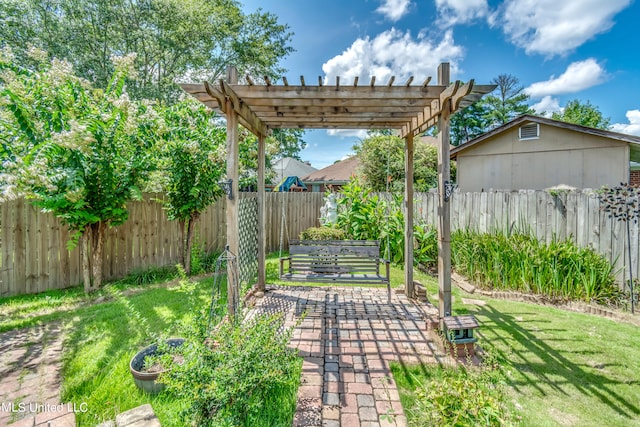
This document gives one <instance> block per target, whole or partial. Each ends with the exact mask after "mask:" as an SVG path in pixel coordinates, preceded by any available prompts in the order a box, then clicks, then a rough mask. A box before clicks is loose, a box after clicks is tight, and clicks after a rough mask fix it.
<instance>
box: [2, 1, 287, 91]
mask: <svg viewBox="0 0 640 427" xmlns="http://www.w3.org/2000/svg"><path fill="white" fill-rule="evenodd" d="M0 16H2V17H3V19H2V23H3V25H1V26H0V40H2V41H3V45H7V46H10V47H11V48H12V49H13V50H14V51H15V52H16V55H17V57H18V62H19V63H23V64H24V63H27V61H28V59H29V54H28V46H29V45H30V44H34V45H36V46H37V47H39V48H41V49H45V50H47V51H48V52H50V53H51V54H52V55H54V56H56V57H58V58H67V59H68V60H69V61H70V62H71V63H73V64H74V65H75V67H76V69H77V70H78V73H79V75H80V76H82V77H84V78H86V79H89V80H91V81H92V82H93V83H94V84H96V85H97V86H98V87H101V88H105V87H106V86H107V84H108V82H109V76H110V75H111V74H112V72H113V65H112V64H111V61H110V57H111V56H112V55H122V54H123V53H124V54H128V53H136V54H137V57H136V60H135V64H134V66H135V70H136V72H137V74H138V75H139V76H140V78H139V79H132V80H130V81H129V85H130V89H131V93H132V96H133V97H134V98H137V99H139V98H148V99H163V100H172V99H175V98H177V96H178V95H179V94H180V89H179V87H178V86H177V85H176V84H175V83H174V81H175V80H176V79H177V78H181V77H182V78H184V76H185V74H187V73H188V74H189V80H191V81H202V80H207V81H211V82H213V81H217V80H218V78H220V77H222V76H223V75H224V73H225V66H226V65H227V64H230V63H232V64H235V65H236V66H237V67H238V69H239V75H244V74H246V73H250V74H253V75H255V76H265V75H269V76H272V77H273V76H279V75H281V74H282V71H283V70H282V69H281V68H279V67H278V63H279V62H280V60H281V59H282V58H284V57H286V56H287V55H288V54H289V53H291V52H292V51H293V49H292V48H291V47H290V46H289V43H290V41H291V36H292V34H291V33H290V32H289V28H288V26H287V25H284V24H280V23H278V20H277V17H276V16H275V15H273V14H271V13H268V12H263V11H261V10H258V11H256V12H253V13H249V14H245V13H244V12H243V10H242V7H241V4H240V3H238V2H237V1H235V0H189V1H187V0H148V1H124V0H87V1H85V0H20V1H3V2H0ZM79 35H80V36H79Z"/></svg>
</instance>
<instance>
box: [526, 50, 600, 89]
mask: <svg viewBox="0 0 640 427" xmlns="http://www.w3.org/2000/svg"><path fill="white" fill-rule="evenodd" d="M606 77H607V73H606V71H605V70H604V68H602V66H601V65H600V64H598V62H597V61H596V60H595V59H593V58H589V59H586V60H584V61H579V62H573V63H571V64H569V66H568V67H567V69H566V71H565V72H564V73H562V74H561V75H560V76H558V77H554V76H551V78H550V79H549V80H547V81H544V82H537V83H534V84H532V85H531V86H529V87H527V88H525V90H524V91H525V93H527V94H528V95H529V96H531V97H532V98H535V99H539V98H543V97H545V96H550V95H560V94H564V93H575V92H579V91H581V90H584V89H588V88H590V87H592V86H596V85H598V84H600V83H602V82H603V81H604V80H605V79H606Z"/></svg>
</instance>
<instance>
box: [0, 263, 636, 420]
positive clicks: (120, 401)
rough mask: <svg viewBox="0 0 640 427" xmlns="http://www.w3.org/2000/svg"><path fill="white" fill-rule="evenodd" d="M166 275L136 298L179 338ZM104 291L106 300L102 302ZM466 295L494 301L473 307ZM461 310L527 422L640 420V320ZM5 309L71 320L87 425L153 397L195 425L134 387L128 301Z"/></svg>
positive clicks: (132, 298)
mask: <svg viewBox="0 0 640 427" xmlns="http://www.w3.org/2000/svg"><path fill="white" fill-rule="evenodd" d="M267 271H268V274H267V277H268V283H277V284H288V285H291V284H292V283H290V282H279V281H278V280H277V276H278V255H277V254H272V255H271V256H270V257H269V259H268V260H267ZM415 277H416V279H417V280H420V281H421V282H422V283H424V284H425V285H426V286H427V288H428V290H429V296H430V298H431V301H432V303H433V304H435V305H437V282H436V280H435V279H433V278H431V277H429V276H427V275H424V274H422V273H416V274H415ZM403 279H404V273H403V271H402V270H401V269H399V268H392V269H391V283H392V286H393V287H397V286H401V284H402V283H403ZM159 280H160V283H159V284H154V285H144V286H137V287H135V286H134V289H135V292H133V293H132V294H131V295H129V296H127V297H126V301H128V302H129V305H130V306H131V307H133V308H134V309H135V310H136V311H137V312H138V313H139V314H140V316H142V317H144V318H145V319H148V321H147V324H148V329H149V330H150V332H152V333H161V332H164V333H166V334H171V333H173V332H176V331H177V329H176V321H178V320H180V319H183V318H184V317H185V316H189V315H190V313H189V310H188V308H187V307H188V304H187V303H186V301H188V295H186V294H185V293H184V291H183V289H181V288H180V287H176V286H173V287H172V286H167V284H166V283H162V280H164V279H162V278H160V279H159ZM300 285H309V284H308V283H300ZM131 286H132V284H131V283H127V284H119V285H117V286H116V288H118V289H125V288H126V289H128V288H129V287H131ZM211 287H212V279H206V280H202V281H199V282H198V284H197V286H196V287H195V295H196V298H197V300H198V301H200V303H202V304H208V303H209V301H210V300H209V298H210V295H211ZM223 288H224V287H223ZM100 297H104V301H102V302H101V303H96V298H100ZM463 298H465V299H473V300H477V301H482V302H483V303H484V305H482V303H480V304H479V303H476V302H473V301H471V302H470V303H467V304H465V303H464V302H463V301H462V299H463ZM453 309H454V314H465V313H470V314H473V315H475V316H476V317H477V318H478V320H479V321H480V324H481V327H480V330H479V337H480V339H479V344H480V346H481V347H482V348H483V349H484V350H485V351H488V352H489V353H490V354H493V355H496V357H498V360H500V361H501V365H502V367H503V370H502V371H503V372H504V375H505V380H506V384H507V386H508V387H507V389H506V392H507V396H508V398H507V404H508V405H510V406H511V407H512V409H513V408H517V409H515V411H516V415H518V416H520V417H521V425H523V426H536V427H537V426H555V425H573V426H640V421H639V420H640V374H639V373H638V366H639V365H638V361H639V360H640V332H639V331H638V328H637V326H633V325H630V324H626V323H622V322H616V321H613V320H610V319H606V318H601V317H597V316H592V315H587V314H581V313H575V312H568V311H563V310H560V309H556V308H553V307H549V306H538V305H533V304H528V303H521V302H513V301H505V300H494V299H491V298H486V297H479V296H476V295H468V294H465V293H463V292H461V291H460V290H458V289H456V288H454V289H453ZM0 310H1V311H2V312H3V314H4V313H9V314H10V315H9V316H2V318H0V331H6V330H11V329H16V328H19V327H26V326H32V325H35V324H39V323H44V322H50V321H59V322H62V323H63V324H64V325H65V330H66V332H67V334H68V336H67V341H66V342H65V347H64V367H63V378H64V382H63V398H64V400H65V401H71V402H74V403H76V404H78V405H79V404H80V403H86V404H87V408H88V409H89V412H88V413H86V414H77V415H78V425H79V426H83V425H95V424H97V423H98V422H100V421H102V420H106V419H112V418H114V417H115V414H117V413H120V412H123V411H125V410H127V409H130V408H133V407H135V406H138V405H141V404H144V403H151V405H152V406H153V408H154V411H155V412H156V413H157V414H158V417H159V418H160V420H161V422H162V425H167V426H177V427H180V426H183V425H188V424H187V423H184V422H183V421H182V420H181V419H180V418H179V412H180V411H181V410H182V409H184V408H186V406H187V404H188V402H186V401H181V400H179V399H176V398H175V397H174V396H171V395H169V394H167V393H161V394H159V395H157V396H149V395H146V394H144V393H142V392H140V391H139V390H138V389H137V388H136V387H135V385H134V384H133V380H132V379H131V376H130V375H129V371H128V363H129V360H130V358H131V357H132V356H133V355H134V354H135V352H137V351H138V350H139V349H140V348H141V347H142V346H144V345H146V344H148V337H147V336H148V334H147V333H145V332H144V331H143V329H144V328H143V327H141V325H140V324H139V323H138V322H137V320H136V318H135V316H131V309H130V308H127V304H123V301H121V300H118V299H117V298H116V299H113V298H112V297H111V296H110V294H108V293H106V292H104V293H102V294H97V295H90V296H85V295H84V293H83V292H82V290H81V289H71V290H67V291H55V292H49V293H47V294H40V295H35V296H23V297H14V298H5V299H2V300H0ZM434 369H440V368H434ZM403 372H404V373H403ZM425 372H427V371H426V370H422V369H413V368H409V369H408V370H407V371H397V370H396V371H394V376H395V378H396V381H397V382H398V384H399V386H400V388H401V396H402V398H403V405H405V410H406V412H407V413H409V414H411V405H412V403H411V402H412V401H411V398H409V400H407V396H411V395H415V384H417V383H418V382H417V381H415V380H419V381H421V382H422V383H428V381H429V378H430V377H429V376H428V375H427V374H428V372H427V373H425ZM402 375H405V378H402ZM429 375H432V376H433V375H437V372H435V373H434V372H431V374H429ZM407 378H408V379H407ZM283 393H284V392H283ZM284 398H285V397H277V396H274V399H273V400H274V402H276V403H278V401H279V399H284ZM267 415H269V414H266V415H265V416H267ZM269 416H274V417H275V414H271V415H269ZM265 419H266V418H265ZM267 424H268V423H267Z"/></svg>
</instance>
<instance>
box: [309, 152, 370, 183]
mask: <svg viewBox="0 0 640 427" xmlns="http://www.w3.org/2000/svg"><path fill="white" fill-rule="evenodd" d="M359 164H360V162H359V161H358V158H357V157H356V156H353V157H349V158H347V159H345V160H342V161H340V162H336V163H334V164H332V165H330V166H327V167H326V168H323V169H320V170H318V171H315V172H313V173H311V174H309V175H307V176H305V177H304V178H302V180H303V181H304V182H307V183H315V184H324V183H329V184H346V183H347V182H349V180H350V179H351V177H352V176H353V175H354V174H355V173H356V168H357V167H358V165H359Z"/></svg>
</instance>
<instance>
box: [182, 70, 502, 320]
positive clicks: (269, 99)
mask: <svg viewBox="0 0 640 427" xmlns="http://www.w3.org/2000/svg"><path fill="white" fill-rule="evenodd" d="M245 80H246V84H238V75H237V71H236V69H235V68H233V67H228V69H227V77H226V79H221V80H220V81H219V82H218V83H217V84H211V83H208V82H203V83H199V84H182V85H181V86H182V88H183V89H184V90H185V91H186V92H187V93H189V94H191V95H193V96H194V97H195V98H197V99H198V100H199V101H201V102H202V103H204V104H205V105H207V106H209V107H211V108H213V109H215V110H219V111H221V112H222V113H223V114H224V115H225V116H226V119H227V179H231V182H232V193H233V194H234V195H237V194H238V124H241V125H242V126H244V127H245V128H247V129H248V130H249V131H251V132H252V133H253V134H255V135H256V136H257V137H258V195H257V197H258V288H259V289H260V290H262V291H264V287H265V255H266V245H265V207H264V191H265V182H264V176H265V165H264V164H265V139H266V137H267V136H268V135H269V133H270V131H271V129H286V128H296V129H395V130H397V131H399V132H400V136H401V137H402V138H404V140H405V193H404V206H405V208H406V215H405V249H404V250H405V268H404V275H405V282H404V283H405V292H406V294H407V295H408V296H412V295H413V294H414V285H413V240H414V239H413V172H414V165H413V160H414V159H413V157H414V152H413V149H414V137H415V136H418V135H420V134H422V133H423V132H425V131H426V130H427V129H429V128H430V127H432V126H434V125H437V126H438V131H439V133H438V140H439V149H438V193H439V204H438V218H439V220H438V283H439V295H440V304H439V314H440V318H441V319H442V318H443V317H444V316H447V315H449V314H450V313H451V250H450V210H449V195H450V193H451V188H452V187H451V184H450V182H449V179H450V178H449V120H450V119H449V118H450V115H451V114H452V113H454V112H455V111H457V110H458V109H460V108H463V107H465V106H467V105H469V104H471V103H473V102H475V101H477V100H479V99H480V98H481V97H482V96H483V95H485V94H487V93H489V92H491V91H492V90H493V89H494V88H495V86H494V85H476V84H475V83H474V81H473V80H471V81H469V82H468V83H466V84H461V83H460V82H459V81H456V82H455V83H451V84H450V79H449V64H448V63H442V64H440V66H439V67H438V78H437V84H435V85H431V84H430V83H431V77H429V78H427V79H426V80H424V82H423V83H421V84H413V83H414V78H413V77H410V78H409V79H408V80H407V81H406V82H404V83H403V84H394V83H395V77H391V78H390V79H389V81H388V82H386V83H384V84H382V85H380V84H378V85H377V84H376V78H375V77H372V78H371V80H370V82H368V83H367V82H365V83H364V84H361V83H362V82H360V81H359V79H358V78H357V77H356V78H355V79H354V81H353V82H350V83H347V82H343V81H341V80H340V78H339V77H337V78H336V81H335V84H333V85H327V84H324V82H323V79H322V78H321V77H318V85H317V86H316V85H308V84H307V82H305V79H304V77H303V76H301V77H300V84H299V85H290V84H289V82H288V81H287V79H286V78H284V77H283V79H282V84H281V85H276V84H272V82H271V81H270V79H268V78H266V77H265V78H264V83H261V84H256V83H254V81H253V80H252V79H251V77H249V76H247V77H246V78H245ZM226 212H227V213H226V215H227V217H226V218H227V244H228V245H229V249H230V250H231V252H233V253H234V254H237V253H238V242H239V235H238V198H237V197H234V198H232V199H229V198H228V199H227V211H226Z"/></svg>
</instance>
